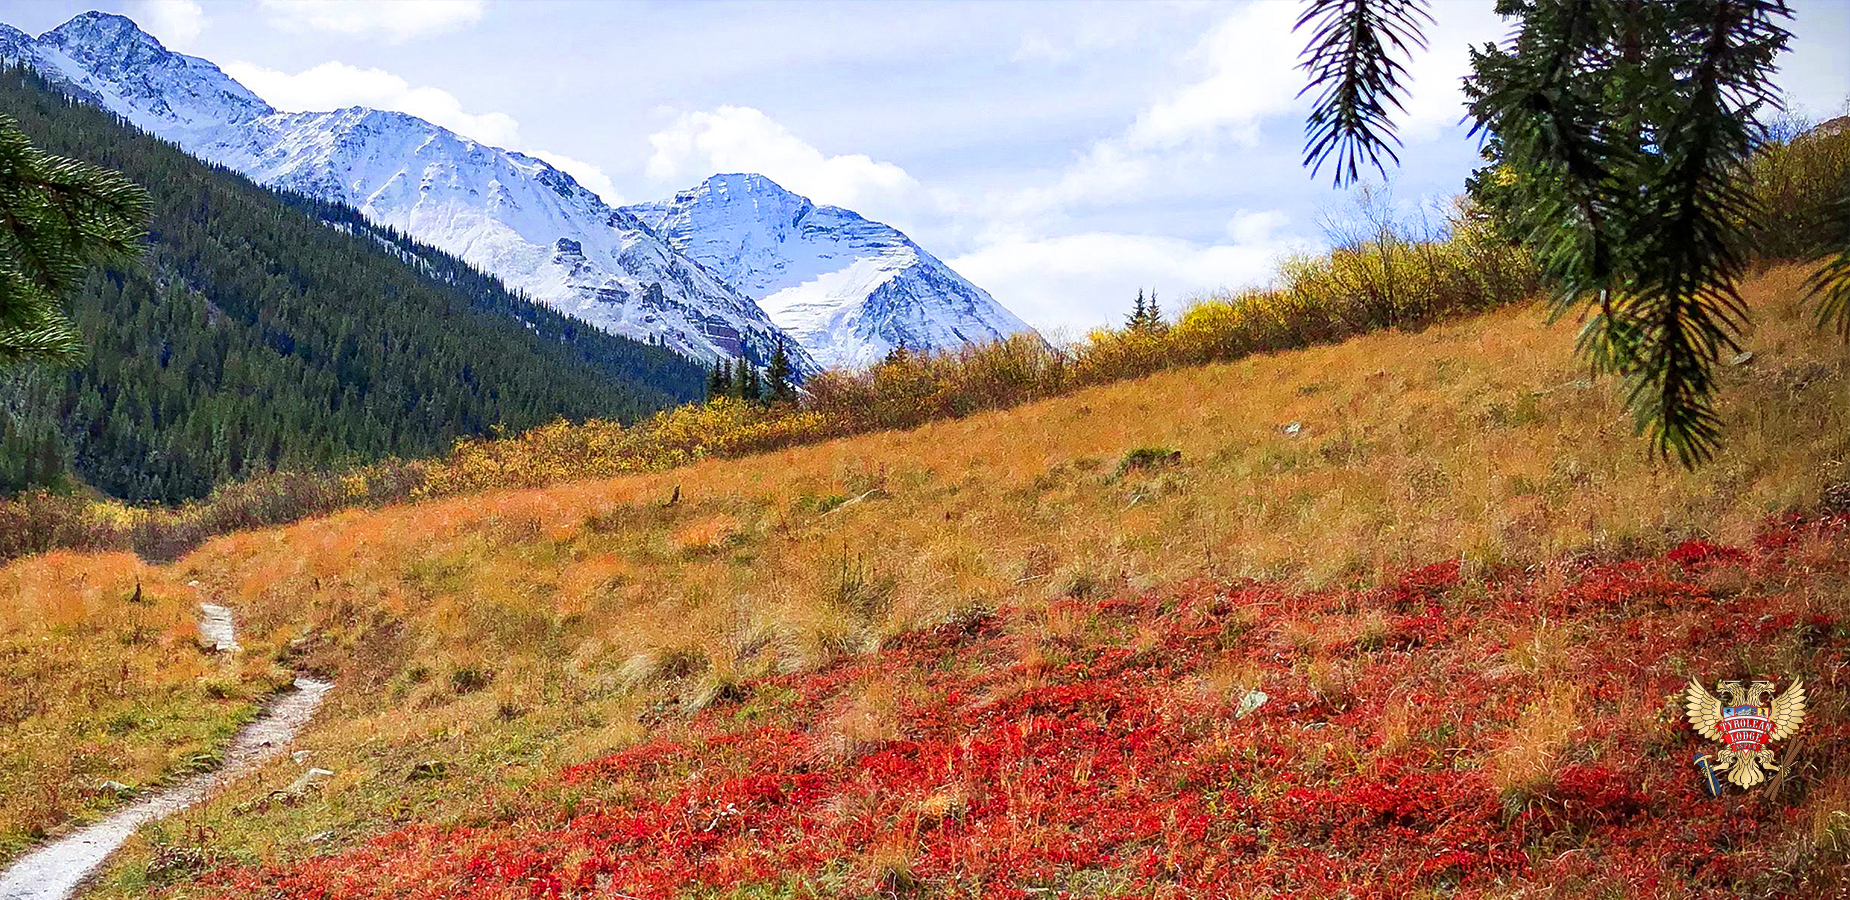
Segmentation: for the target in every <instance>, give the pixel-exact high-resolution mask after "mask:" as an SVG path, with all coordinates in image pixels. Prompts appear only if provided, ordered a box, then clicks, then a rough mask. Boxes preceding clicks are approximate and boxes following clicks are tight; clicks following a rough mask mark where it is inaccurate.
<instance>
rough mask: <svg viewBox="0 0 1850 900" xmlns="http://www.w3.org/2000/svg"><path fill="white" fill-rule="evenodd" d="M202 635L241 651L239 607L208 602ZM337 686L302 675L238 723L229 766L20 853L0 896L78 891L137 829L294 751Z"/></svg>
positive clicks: (58, 897)
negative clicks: (292, 744)
mask: <svg viewBox="0 0 1850 900" xmlns="http://www.w3.org/2000/svg"><path fill="white" fill-rule="evenodd" d="M199 638H200V641H201V642H202V643H204V644H205V645H207V646H210V647H216V648H218V649H219V650H220V651H222V652H236V651H237V650H238V641H237V634H236V630H235V628H234V626H233V624H232V617H231V610H229V609H226V608H225V607H223V606H218V605H217V604H212V603H206V604H201V606H200V619H199ZM332 686H333V685H331V684H329V683H328V682H325V681H317V680H315V679H313V678H307V677H298V678H296V680H295V687H294V689H293V690H291V691H289V692H287V693H284V694H282V695H280V696H278V697H277V698H276V699H275V700H273V701H271V703H270V705H269V706H268V707H266V708H265V709H264V711H263V714H262V715H260V716H258V717H257V719H256V720H255V721H253V722H251V723H250V724H248V725H245V726H244V727H243V728H241V729H239V730H238V733H237V735H236V736H235V737H233V738H232V740H231V747H230V748H229V749H227V750H226V751H225V761H224V764H223V765H221V766H219V767H218V768H217V769H215V770H213V771H211V772H207V773H205V774H202V775H195V776H193V777H192V778H189V779H187V780H186V781H184V782H182V783H180V784H177V785H174V786H172V787H169V788H164V789H162V790H159V791H156V792H154V793H152V794H149V795H148V796H146V797H143V798H141V799H140V800H136V801H134V802H133V803H130V804H128V805H127V806H124V807H122V808H121V809H118V810H116V811H115V812H113V813H111V814H110V815H109V817H108V818H105V819H103V820H102V821H100V822H97V823H95V824H93V825H87V826H85V827H83V828H80V829H78V830H77V831H74V832H71V833H70V834H67V835H65V836H64V837H62V838H59V839H58V840H55V841H52V842H51V843H49V844H46V845H44V846H42V847H40V848H38V849H37V850H34V851H32V852H31V853H28V854H26V855H25V856H22V857H20V858H19V860H18V861H17V862H15V863H14V864H13V865H12V867H11V868H9V869H7V870H6V871H5V873H3V874H0V900H65V898H67V897H70V896H72V895H73V894H74V893H75V892H76V889H77V887H78V886H79V885H81V884H83V882H84V879H86V878H88V877H90V876H91V875H92V874H93V873H94V872H96V871H97V869H99V868H100V867H101V866H102V864H103V861H104V860H105V859H108V858H109V854H111V853H114V852H115V850H116V848H117V847H120V846H122V842H123V841H125V840H128V836H129V835H131V834H134V833H135V829H137V828H140V827H141V826H142V825H144V824H146V823H148V822H152V821H154V820H155V819H159V818H161V817H163V816H168V815H172V814H173V813H176V812H179V811H180V810H182V809H185V808H187V807H188V806H192V805H193V804H195V803H198V802H199V801H201V800H204V799H205V798H207V797H209V796H211V795H212V793H213V792H214V791H216V790H218V788H219V787H221V786H223V785H224V784H226V783H227V782H230V781H231V780H233V779H235V778H237V777H239V776H240V775H243V774H245V773H247V772H249V771H250V770H252V769H254V768H256V767H257V766H258V765H261V764H262V763H264V762H266V761H268V760H269V759H271V758H272V757H275V756H277V755H279V754H281V753H282V752H283V751H285V750H287V749H288V748H289V741H290V740H291V739H293V738H294V737H295V735H296V733H297V732H299V731H301V730H302V726H304V725H307V724H308V720H309V717H310V716H313V715H314V713H315V707H317V706H319V705H320V704H321V698H322V695H324V694H326V693H327V692H328V688H330V687H332Z"/></svg>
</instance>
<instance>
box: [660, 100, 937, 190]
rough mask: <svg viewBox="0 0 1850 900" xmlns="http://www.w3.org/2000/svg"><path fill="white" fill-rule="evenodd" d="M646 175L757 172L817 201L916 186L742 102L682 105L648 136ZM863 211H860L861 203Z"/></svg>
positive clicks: (681, 182) (893, 170)
mask: <svg viewBox="0 0 1850 900" xmlns="http://www.w3.org/2000/svg"><path fill="white" fill-rule="evenodd" d="M649 144H650V145H651V146H652V147H653V148H654V153H653V154H652V155H651V156H650V157H649V163H648V167H647V170H646V172H647V175H648V176H649V178H650V179H651V180H652V181H655V182H657V183H658V184H660V185H663V186H672V187H686V186H687V185H688V184H690V183H692V182H695V181H698V180H700V179H703V178H706V177H707V176H709V175H712V174H715V173H720V172H756V173H758V174H760V175H764V176H766V177H768V178H770V179H771V180H772V181H775V182H777V183H778V184H781V185H783V186H784V187H786V188H788V189H790V190H792V191H795V192H796V193H799V194H802V195H804V196H806V197H808V198H810V199H811V200H814V201H815V202H817V203H820V204H834V205H837V206H845V207H849V208H855V209H860V207H861V205H863V204H866V203H868V202H870V201H874V200H876V199H883V200H887V201H889V202H891V201H895V200H900V199H903V198H904V197H905V196H907V195H909V194H913V193H915V192H917V191H918V190H919V184H918V182H917V181H915V180H914V179H913V178H912V176H911V175H908V174H906V170H904V169H902V168H900V167H899V166H896V165H894V164H892V163H889V162H880V161H877V160H875V159H873V158H871V157H868V156H866V155H863V154H859V153H854V154H847V155H842V156H829V155H828V154H825V153H823V152H822V151H821V150H819V149H817V148H816V147H814V146H811V145H810V144H809V143H807V142H805V141H804V140H803V139H802V138H799V137H797V136H796V135H795V134H792V133H791V132H790V130H789V129H788V128H785V127H784V126H783V125H781V124H779V123H778V122H776V121H774V120H773V119H771V117H770V116H767V115H765V114H764V113H762V112H760V111H758V110H756V109H753V108H751V107H749V106H721V107H719V108H718V109H715V110H712V111H711V112H682V113H680V114H679V115H677V116H676V117H675V120H674V124H672V125H670V126H669V127H668V128H665V129H663V130H661V131H658V132H656V133H654V134H652V135H650V136H649ZM863 211H864V210H863Z"/></svg>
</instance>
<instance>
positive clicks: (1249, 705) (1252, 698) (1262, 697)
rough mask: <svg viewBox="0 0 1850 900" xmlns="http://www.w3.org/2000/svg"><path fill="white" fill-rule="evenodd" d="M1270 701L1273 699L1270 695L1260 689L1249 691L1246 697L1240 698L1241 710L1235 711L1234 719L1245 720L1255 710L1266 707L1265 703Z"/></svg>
mask: <svg viewBox="0 0 1850 900" xmlns="http://www.w3.org/2000/svg"><path fill="white" fill-rule="evenodd" d="M1270 699H1272V697H1271V695H1270V694H1267V693H1266V692H1265V691H1262V690H1259V689H1258V688H1254V689H1252V690H1250V691H1247V692H1246V696H1244V697H1241V698H1240V708H1239V709H1237V710H1235V711H1234V713H1233V717H1234V718H1236V719H1244V718H1246V717H1247V715H1249V714H1250V713H1252V712H1253V711H1254V710H1257V709H1258V708H1259V707H1261V706H1264V705H1265V702H1266V701H1267V700H1270Z"/></svg>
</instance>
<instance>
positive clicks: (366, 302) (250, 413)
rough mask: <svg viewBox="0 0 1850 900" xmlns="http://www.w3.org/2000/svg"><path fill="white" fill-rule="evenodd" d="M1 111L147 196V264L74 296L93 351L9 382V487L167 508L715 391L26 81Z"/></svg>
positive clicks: (485, 282)
mask: <svg viewBox="0 0 1850 900" xmlns="http://www.w3.org/2000/svg"><path fill="white" fill-rule="evenodd" d="M0 113H4V114H6V115H10V116H12V117H13V118H15V119H16V120H18V122H19V125H20V127H21V128H22V129H23V130H24V131H25V133H26V134H27V135H29V136H30V137H31V138H32V140H33V141H34V142H35V144H37V145H38V146H39V147H41V148H43V149H44V150H45V151H46V152H48V153H52V154H55V155H59V156H69V157H75V158H79V159H83V160H86V161H89V162H94V163H98V164H101V165H104V166H108V167H109V168H112V169H115V170H118V171H121V172H122V173H124V174H125V175H127V176H128V177H129V178H131V179H133V180H135V181H136V182H138V183H140V184H142V185H144V186H146V187H147V189H148V190H149V191H150V192H151V194H152V196H153V201H154V217H153V221H152V223H151V226H150V228H149V239H148V241H147V247H148V249H147V252H146V253H145V255H144V256H143V258H142V259H141V260H140V261H139V263H138V264H135V265H131V266H126V267H118V269H117V270H113V271H104V270H98V271H93V272H91V273H90V274H89V275H88V276H87V277H86V278H85V279H84V281H83V283H82V284H81V286H80V287H79V289H77V290H76V291H73V292H72V294H71V296H70V297H69V298H68V300H67V302H68V304H69V310H70V315H71V318H72V320H73V321H74V322H75V323H76V325H77V327H78V329H79V330H80V331H81V332H82V334H83V336H84V339H85V341H86V342H87V344H88V351H87V353H86V354H85V358H84V360H83V361H82V362H81V363H79V364H78V365H76V366H74V367H71V368H68V369H56V368H49V367H37V368H35V367H24V368H15V369H13V370H11V371H9V372H7V373H6V374H4V375H0V493H6V492H13V491H18V490H21V489H25V488H31V487H36V486H46V485H50V486H59V485H72V484H76V483H81V484H87V485H89V486H92V487H94V488H97V489H99V490H102V491H104V492H107V493H109V494H112V495H114V496H117V497H121V498H123V499H125V500H129V501H132V502H142V501H162V502H175V501H181V500H186V499H191V498H197V497H202V496H204V495H205V494H206V493H207V492H209V491H210V490H211V488H212V487H213V486H214V485H215V484H219V483H221V482H224V481H227V480H233V479H238V478H243V477H247V476H250V475H254V474H259V473H262V472H266V471H271V470H275V469H279V468H283V469H307V468H320V467H327V466H332V465H336V464H345V463H351V462H358V461H364V460H368V459H375V458H380V457H384V456H388V455H399V456H417V455H428V454H433V453H438V452H441V451H443V450H445V449H447V448H448V447H449V445H450V444H451V442H452V441H454V440H455V439H456V438H458V437H463V436H474V435H485V434H490V433H493V432H494V431H495V430H496V429H498V428H499V429H504V430H507V431H518V430H522V429H525V428H528V427H531V426H534V425H538V424H543V423H545V422H549V421H552V420H555V419H558V418H562V417H563V418H566V419H571V420H577V419H584V418H589V417H594V416H595V417H603V418H615V419H619V420H622V421H633V420H634V419H636V418H637V417H639V416H642V415H646V414H648V413H650V412H652V411H654V410H657V409H661V408H663V407H666V406H670V405H673V404H676V403H679V402H682V401H686V400H691V399H696V398H698V397H700V396H701V394H702V392H703V390H704V388H705V379H706V369H705V368H703V367H702V366H700V365H699V364H697V363H695V362H693V361H691V360H688V359H686V358H684V357H682V356H680V355H678V354H676V353H674V352H672V351H670V350H668V349H666V348H663V347H659V346H653V345H650V344H646V343H642V342H639V341H634V340H630V339H627V338H621V337H616V336H613V335H610V334H607V333H605V332H602V331H598V330H596V329H594V328H591V327H588V326H585V325H583V324H582V323H579V322H577V321H576V320H573V319H570V318H568V317H566V316H563V315H560V314H559V313H556V312H554V311H552V310H550V309H548V308H546V307H544V306H541V305H539V304H537V303H534V302H532V301H529V300H527V299H525V298H522V297H520V296H517V295H515V294H513V293H511V292H510V291H508V290H506V289H505V288H503V287H502V286H501V285H500V283H499V282H498V281H496V280H495V279H493V278H491V277H489V276H486V275H484V274H482V273H480V272H479V271H477V270H475V269H473V268H471V267H470V266H468V265H467V264H465V263H463V262H461V261H460V260H458V259H456V258H454V257H452V256H450V255H448V254H445V253H442V252H440V251H438V250H435V249H434V248H431V247H427V246H423V245H420V244H418V243H417V242H415V241H412V240H411V239H409V238H407V237H405V236H403V235H400V234H398V233H396V232H394V231H392V230H390V229H386V228H380V227H377V226H373V225H370V224H368V223H367V222H366V221H365V219H364V218H363V217H361V216H360V214H359V213H357V212H356V211H354V210H352V209H350V208H347V207H344V206H339V205H335V204H329V203H324V202H320V201H316V200H311V199H308V198H305V197H301V196H299V195H295V194H290V193H284V192H277V191H272V190H269V189H266V188H263V187H260V186H258V185H256V184H253V183H252V182H250V181H249V180H247V179H246V178H244V177H243V176H241V175H238V174H236V173H233V172H231V171H229V170H227V169H224V168H221V167H217V166H213V165H210V164H208V163H204V162H201V161H199V160H197V159H194V158H193V157H190V156H188V155H186V154H185V153H183V152H181V151H180V150H179V149H177V148H175V147H173V146H172V145H170V144H167V143H165V142H163V141H160V140H158V139H155V138H152V137H149V136H147V135H144V134H142V133H140V132H138V131H136V130H134V129H132V128H130V127H128V126H126V125H124V124H123V123H122V122H120V121H119V120H117V119H116V118H115V117H114V116H112V115H111V114H109V113H107V112H105V111H102V110H99V109H96V108H94V107H91V106H87V105H82V104H78V103H75V102H73V101H71V100H69V99H68V98H66V97H65V96H64V95H63V94H61V93H59V92H58V91H57V90H56V89H54V88H52V87H50V86H49V85H47V84H46V83H45V82H44V81H42V80H41V79H39V78H38V77H37V76H36V75H33V74H31V73H29V72H26V71H23V70H17V69H15V70H9V71H6V72H5V73H4V74H3V75H0Z"/></svg>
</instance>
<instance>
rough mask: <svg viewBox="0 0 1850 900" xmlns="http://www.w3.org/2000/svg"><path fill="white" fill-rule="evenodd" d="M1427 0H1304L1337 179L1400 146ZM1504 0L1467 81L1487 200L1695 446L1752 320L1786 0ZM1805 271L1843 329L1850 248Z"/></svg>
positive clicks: (1594, 340) (1600, 367) (1648, 410)
mask: <svg viewBox="0 0 1850 900" xmlns="http://www.w3.org/2000/svg"><path fill="white" fill-rule="evenodd" d="M1426 9H1427V3H1426V2H1425V0H1309V2H1308V3H1306V8H1305V12H1304V14H1303V16H1302V17H1301V18H1300V19H1299V20H1298V27H1299V28H1305V27H1309V28H1310V30H1311V33H1312V37H1311V41H1310V44H1309V46H1308V47H1307V48H1306V49H1305V52H1304V61H1303V65H1302V68H1304V69H1306V70H1307V71H1308V72H1309V73H1310V83H1309V86H1308V87H1306V88H1305V90H1306V91H1316V92H1317V97H1316V102H1315V103H1314V105H1313V108H1312V112H1311V115H1310V118H1309V121H1308V123H1307V138H1308V139H1307V142H1306V145H1305V162H1306V164H1308V165H1311V166H1312V169H1313V172H1314V171H1316V170H1317V168H1319V167H1321V166H1322V164H1323V163H1325V162H1330V161H1332V160H1333V161H1334V163H1335V170H1336V174H1335V179H1336V182H1337V184H1338V185H1341V184H1346V183H1350V182H1353V181H1355V179H1356V177H1357V176H1358V174H1359V171H1360V169H1361V167H1362V166H1363V165H1364V164H1368V165H1372V166H1374V167H1375V168H1376V169H1377V170H1378V171H1380V172H1382V173H1383V174H1385V173H1386V171H1387V169H1386V165H1385V163H1384V162H1383V160H1386V161H1390V162H1398V160H1397V159H1396V157H1395V154H1394V150H1393V147H1394V145H1396V144H1397V143H1398V141H1397V140H1396V138H1395V136H1394V130H1393V123H1392V111H1396V110H1400V109H1401V108H1402V99H1403V98H1404V97H1405V96H1406V91H1405V87H1404V85H1403V81H1404V80H1405V78H1406V75H1407V69H1406V65H1405V62H1404V60H1405V59H1406V57H1407V56H1408V55H1409V54H1410V53H1411V52H1412V50H1413V49H1414V48H1423V47H1424V46H1425V39H1424V37H1423V36H1422V34H1421V32H1422V30H1423V29H1424V28H1425V27H1426V26H1427V25H1429V24H1431V21H1432V20H1431V17H1430V16H1429V15H1428V14H1427V11H1426ZM1497 11H1498V12H1499V13H1500V14H1502V15H1505V16H1509V17H1513V18H1514V19H1515V20H1516V21H1517V28H1516V31H1515V33H1514V35H1513V37H1511V38H1510V39H1509V40H1507V41H1505V42H1504V43H1503V44H1502V45H1486V46H1484V47H1482V48H1473V49H1472V51H1471V65H1472V74H1471V76H1470V77H1469V78H1468V79H1467V80H1466V86H1465V87H1466V94H1467V96H1468V97H1469V99H1470V115H1471V118H1472V120H1473V123H1474V125H1473V128H1474V130H1475V131H1476V132H1477V133H1479V134H1483V135H1486V136H1487V137H1488V141H1487V144H1486V146H1487V148H1488V149H1489V151H1490V153H1491V156H1492V160H1491V161H1492V163H1493V164H1495V165H1496V166H1497V172H1498V174H1497V180H1496V182H1495V183H1494V184H1493V185H1487V186H1488V187H1492V188H1494V192H1493V193H1494V194H1495V195H1496V196H1497V197H1500V198H1501V202H1503V203H1504V204H1506V208H1505V209H1504V210H1498V212H1504V213H1506V214H1507V216H1508V227H1509V231H1510V232H1511V233H1512V234H1514V235H1515V236H1518V237H1520V238H1521V239H1522V240H1523V241H1524V242H1525V243H1526V244H1528V245H1529V246H1530V247H1531V248H1532V249H1533V250H1534V252H1535V253H1536V259H1537V262H1538V263H1539V264H1540V267H1541V270H1542V272H1543V274H1544V276H1545V277H1546V278H1547V279H1548V281H1549V282H1550V283H1551V285H1552V287H1553V289H1554V295H1555V314H1556V315H1557V316H1559V315H1566V314H1571V313H1580V314H1584V315H1586V317H1587V318H1586V323H1585V325H1583V326H1582V328H1581V330H1580V348H1581V350H1582V352H1583V353H1584V354H1585V355H1586V356H1587V358H1588V359H1589V360H1590V361H1591V362H1592V364H1593V367H1594V368H1595V370H1596V371H1601V372H1610V373H1616V374H1618V375H1620V376H1622V377H1623V378H1624V379H1625V382H1626V391H1627V393H1626V400H1627V404H1628V405H1629V406H1630V408H1631V410H1632V412H1633V414H1634V416H1635V419H1636V422H1637V426H1638V428H1639V430H1640V431H1642V432H1646V433H1648V434H1649V435H1650V438H1651V440H1652V444H1653V447H1654V448H1655V450H1656V451H1657V452H1658V453H1659V454H1661V455H1663V456H1667V457H1668V456H1675V457H1676V458H1677V459H1678V460H1680V461H1681V462H1682V463H1683V464H1685V465H1692V466H1693V465H1696V464H1698V463H1700V462H1702V461H1704V460H1707V459H1708V458H1709V457H1710V456H1711V455H1712V454H1713V452H1714V450H1715V448H1716V446H1717V443H1718V441H1719V439H1720V436H1721V420H1720V418H1719V416H1718V414H1717V412H1716V409H1715V404H1714V391H1715V382H1714V374H1713V373H1714V368H1715V366H1716V364H1717V361H1718V359H1719V358H1720V355H1721V354H1722V353H1724V352H1730V351H1734V350H1737V349H1738V346H1737V344H1736V338H1737V336H1739V335H1740V334H1741V333H1742V330H1743V329H1744V328H1745V327H1746V325H1747V309H1746V306H1745V305H1744V303H1743V302H1742V300H1741V297H1740V295H1739V294H1738V293H1737V291H1736V289H1735V284H1736V281H1737V280H1738V279H1739V278H1740V277H1741V275H1742V274H1744V272H1745V269H1746V266H1747V261H1748V257H1747V250H1748V248H1746V247H1744V246H1743V243H1744V242H1743V237H1744V235H1745V234H1746V230H1745V227H1744V226H1745V223H1748V222H1750V221H1753V220H1754V219H1755V218H1756V217H1757V216H1758V215H1759V212H1760V211H1759V210H1757V209H1755V207H1754V201H1753V199H1752V197H1751V195H1750V194H1749V193H1748V192H1747V191H1746V190H1745V189H1744V185H1743V184H1742V178H1743V177H1744V176H1743V174H1742V173H1743V172H1744V170H1745V163H1746V162H1747V160H1748V158H1749V157H1750V156H1751V155H1752V154H1753V153H1754V151H1755V149H1756V148H1757V147H1758V146H1760V144H1761V143H1763V142H1764V141H1765V139H1766V129H1765V127H1764V126H1763V125H1762V124H1761V121H1760V119H1759V114H1760V113H1761V111H1763V110H1766V109H1777V108H1778V106H1779V96H1778V92H1777V89H1776V88H1775V87H1774V85H1773V83H1772V81H1771V80H1770V79H1771V77H1772V75H1773V73H1774V71H1775V69H1776V67H1775V62H1776V59H1777V57H1778V55H1779V53H1780V52H1781V51H1783V50H1784V49H1785V48H1786V44H1787V42H1788V40H1789V39H1790V38H1791V35H1790V33H1788V32H1787V31H1786V29H1784V28H1783V27H1781V26H1780V22H1781V21H1782V20H1784V19H1787V18H1789V17H1790V15H1791V11H1790V10H1789V9H1788V8H1787V5H1786V3H1785V2H1783V0H1706V2H1677V3H1640V2H1626V0H1500V2H1499V3H1498V4H1497ZM1847 243H1850V240H1847ZM1837 249H1838V250H1839V251H1841V252H1844V253H1846V254H1850V246H1845V245H1839V247H1838V248H1837ZM1846 259H1850V257H1846ZM1816 289H1817V291H1818V292H1819V293H1820V294H1822V295H1823V296H1824V297H1825V298H1826V303H1825V307H1824V310H1823V315H1824V316H1825V318H1826V319H1827V323H1828V322H1836V320H1837V319H1838V318H1839V317H1842V318H1843V319H1844V322H1843V323H1842V324H1841V325H1840V326H1839V327H1842V328H1843V329H1844V330H1845V333H1846V335H1847V336H1850V305H1843V306H1841V307H1840V306H1839V305H1835V304H1840V303H1842V302H1843V301H1844V300H1845V299H1850V264H1846V265H1845V267H1844V268H1843V269H1842V270H1841V277H1840V278H1837V279H1836V280H1833V279H1832V277H1831V276H1829V275H1828V274H1827V275H1826V277H1825V278H1823V279H1821V280H1820V281H1819V282H1817V284H1816ZM1840 309H1841V310H1842V311H1841V312H1840V311H1839V310H1840Z"/></svg>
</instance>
